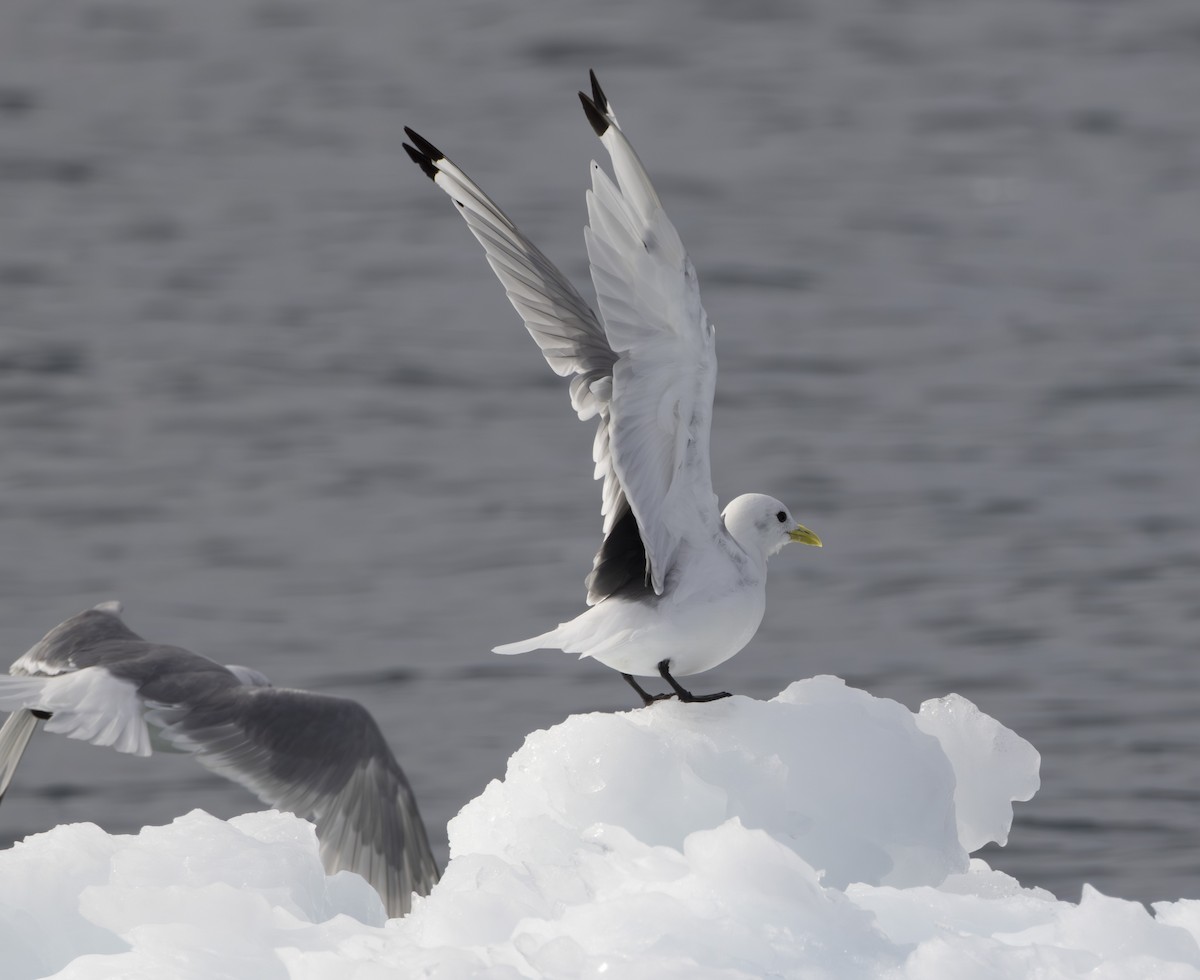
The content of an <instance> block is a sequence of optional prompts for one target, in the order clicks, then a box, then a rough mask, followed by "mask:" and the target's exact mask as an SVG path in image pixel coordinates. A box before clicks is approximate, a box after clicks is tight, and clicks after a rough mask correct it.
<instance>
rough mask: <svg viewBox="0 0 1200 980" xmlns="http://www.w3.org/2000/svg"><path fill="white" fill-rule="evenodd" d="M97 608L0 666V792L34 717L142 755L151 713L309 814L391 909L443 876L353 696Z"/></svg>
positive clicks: (327, 855)
mask: <svg viewBox="0 0 1200 980" xmlns="http://www.w3.org/2000/svg"><path fill="white" fill-rule="evenodd" d="M119 610H120V607H119V606H117V605H115V604H107V603H106V604H102V605H100V606H97V607H96V608H95V609H89V610H87V611H86V612H83V613H80V614H79V615H77V616H73V617H71V618H70V619H68V620H66V621H65V622H63V623H60V624H59V625H58V626H56V627H55V628H54V629H53V630H51V631H50V632H49V633H47V634H46V636H45V637H43V638H42V639H41V640H40V641H39V642H38V643H36V644H35V645H34V646H33V647H32V648H31V650H30V651H29V652H28V653H27V654H25V655H24V656H23V657H22V658H20V659H19V660H18V661H17V662H16V663H15V664H14V665H13V667H14V669H15V670H20V671H22V673H21V674H19V675H18V676H3V675H0V711H8V712H12V717H10V718H9V719H8V721H6V722H5V724H4V726H3V727H2V728H0V795H2V794H3V790H4V788H5V787H6V786H7V784H8V781H9V780H10V779H11V778H12V773H13V771H14V770H15V769H16V766H17V763H18V762H19V761H20V758H21V754H22V753H23V752H24V750H25V746H26V745H27V743H28V741H29V738H30V736H31V735H32V734H33V730H34V727H35V726H36V722H37V720H38V719H39V718H46V719H48V720H47V721H46V731H48V732H58V733H61V734H64V735H66V736H67V737H69V738H77V739H82V740H84V741H88V742H91V743H92V744H93V745H111V746H112V747H113V748H115V749H116V750H117V751H118V752H128V753H132V754H136V755H149V754H150V750H151V738H150V732H149V729H148V728H147V723H150V724H152V725H154V726H155V727H157V728H158V729H160V730H161V733H162V735H163V736H164V738H165V739H166V741H167V742H168V743H170V744H171V745H172V746H173V747H175V748H177V749H179V750H181V751H185V752H191V753H192V754H193V755H195V756H196V758H197V760H198V761H199V762H200V763H201V764H203V765H204V766H206V767H207V768H209V769H211V770H213V771H214V772H216V773H218V774H220V775H222V776H225V777H226V778H228V779H231V780H233V781H234V782H236V783H239V784H241V785H242V786H245V787H246V788H247V789H249V790H250V791H251V792H252V793H254V794H255V795H256V796H257V797H258V798H259V799H260V800H262V801H263V802H264V803H267V804H269V805H270V806H274V807H279V808H280V809H284V810H290V811H291V812H293V813H296V814H298V815H300V816H302V817H308V818H311V819H312V820H313V822H314V823H315V824H316V828H317V838H318V840H319V841H320V847H321V859H322V861H323V863H324V865H325V867H326V869H327V870H328V871H329V872H330V873H332V872H334V871H338V870H342V869H346V870H350V871H355V872H357V873H358V874H360V875H362V876H363V877H364V878H366V879H367V881H368V882H370V884H371V885H372V886H373V887H374V888H375V890H376V891H378V892H379V894H380V896H381V897H382V898H383V900H384V904H385V905H386V906H387V909H388V912H389V913H390V914H391V915H393V916H395V915H403V914H404V913H405V912H407V911H408V909H409V906H410V903H411V900H412V894H413V892H419V893H420V894H422V895H424V894H427V893H428V892H429V890H430V889H431V888H432V887H433V885H434V883H435V882H436V881H437V879H438V870H437V865H436V863H435V862H434V859H433V854H432V852H431V851H430V849H429V840H428V838H427V837H426V835H425V826H424V824H423V823H422V822H421V815H420V812H419V811H418V809H417V802H416V799H415V798H414V796H413V792H412V789H411V787H410V786H409V785H408V780H407V779H406V778H405V776H404V772H403V770H402V769H401V768H400V764H399V763H398V762H397V761H396V758H395V756H393V755H392V752H391V750H390V749H389V748H388V745H387V742H386V741H385V740H384V738H383V735H382V734H381V733H380V731H379V726H378V725H377V724H376V723H375V719H374V718H372V717H371V715H370V713H369V712H368V711H367V709H366V708H364V707H363V706H362V705H360V704H359V703H358V702H357V701H351V700H349V699H346V698H336V697H329V696H326V695H321V694H309V693H307V692H305V691H289V690H279V689H276V688H272V687H270V686H269V685H268V684H267V681H266V678H264V677H263V676H262V675H261V674H259V673H258V672H257V671H252V670H248V669H247V668H244V667H237V668H232V669H231V668H227V667H222V666H221V665H220V664H218V663H215V662H214V661H212V660H209V659H208V658H207V657H202V656H200V655H198V654H195V653H191V652H190V651H187V650H183V649H181V648H179V647H171V646H164V645H161V644H157V643H149V642H147V641H146V640H143V639H142V638H141V637H140V636H138V635H137V634H136V633H134V632H133V631H132V630H130V629H129V628H128V627H127V626H125V624H124V623H123V622H122V621H121V619H120V617H119V616H118V615H117V614H118V612H119Z"/></svg>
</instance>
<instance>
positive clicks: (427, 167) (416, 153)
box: [402, 143, 438, 180]
mask: <svg viewBox="0 0 1200 980" xmlns="http://www.w3.org/2000/svg"><path fill="white" fill-rule="evenodd" d="M402 145H403V146H404V152H405V153H407V154H408V155H409V156H410V157H411V158H412V162H413V163H415V164H416V165H417V166H418V167H420V168H421V169H422V170H423V171H425V176H426V177H428V178H429V179H430V180H437V175H438V168H437V167H435V166H434V165H433V161H432V160H430V159H429V157H428V156H427V155H426V154H424V153H422V152H421V151H420V150H418V149H417V148H416V147H415V146H409V145H408V144H407V143H404V144H402Z"/></svg>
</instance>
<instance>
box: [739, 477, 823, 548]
mask: <svg viewBox="0 0 1200 980" xmlns="http://www.w3.org/2000/svg"><path fill="white" fill-rule="evenodd" d="M721 519H722V520H724V521H725V530H727V531H728V532H729V534H730V536H731V537H732V538H733V540H734V541H736V542H737V543H738V544H739V545H741V546H742V549H743V550H744V551H746V552H747V553H748V554H751V555H755V556H761V557H762V558H763V560H764V561H765V560H766V559H767V558H769V557H770V556H771V555H773V554H775V552H777V551H778V550H779V549H780V548H782V547H783V546H784V545H785V544H789V543H791V542H793V541H796V542H799V543H800V544H811V545H813V546H814V547H817V548H820V547H821V539H820V538H818V537H817V536H816V535H815V534H814V533H813V532H812V531H810V530H809V529H808V528H806V527H805V526H804V525H803V524H801V523H800V522H799V521H797V520H796V519H795V518H794V517H792V512H791V511H790V510H788V509H787V506H786V505H784V504H782V503H780V502H779V501H778V500H776V499H775V498H774V497H768V496H767V495H766V494H765V493H744V494H742V495H741V496H740V497H735V498H734V499H733V500H731V501H730V502H729V505H728V506H727V507H726V508H725V510H724V511H723V512H722V513H721Z"/></svg>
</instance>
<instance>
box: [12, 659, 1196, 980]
mask: <svg viewBox="0 0 1200 980" xmlns="http://www.w3.org/2000/svg"><path fill="white" fill-rule="evenodd" d="M1038 761H1039V760H1038V755H1037V752H1036V751H1034V749H1033V747H1032V746H1030V745H1029V744H1028V743H1027V742H1025V741H1024V740H1023V739H1021V738H1020V737H1019V736H1017V735H1015V734H1013V733H1012V732H1010V731H1008V730H1007V729H1005V728H1004V727H1003V726H1002V725H1000V724H999V723H997V722H996V721H994V720H993V719H991V718H989V717H988V716H986V715H984V714H982V713H981V712H979V711H978V709H976V708H975V707H974V705H972V704H970V702H968V701H965V700H963V699H962V698H959V697H956V696H950V697H947V698H943V699H940V700H937V701H930V702H927V703H926V704H925V705H923V706H922V708H921V711H920V713H919V714H917V715H914V714H913V713H911V712H910V711H908V710H907V709H906V708H904V707H903V706H902V705H899V704H897V703H895V702H892V701H887V700H883V699H878V698H874V697H872V696H870V695H869V694H866V693H865V692H863V691H858V690H854V689H852V688H847V687H845V686H844V684H843V683H842V682H841V681H839V680H838V679H836V678H830V677H818V678H813V679H812V680H807V681H800V682H797V683H795V684H793V685H791V686H790V687H789V688H788V689H787V690H786V691H784V692H783V693H782V694H780V695H779V696H778V697H777V698H775V699H774V700H772V701H770V702H758V701H752V700H749V699H746V698H740V697H739V698H732V699H729V700H725V701H720V702H716V703H713V704H695V705H681V704H677V703H663V704H656V705H654V706H652V707H651V708H648V709H645V710H639V711H632V712H628V713H625V714H615V715H614V714H592V715H580V716H574V717H571V718H568V719H567V720H566V721H565V722H563V723H562V724H561V725H558V726H557V727H555V728H553V729H551V730H549V731H539V732H535V733H533V734H532V735H530V736H529V737H528V739H527V740H526V742H525V744H524V746H523V747H522V748H521V749H520V750H518V751H517V752H516V753H515V754H514V755H513V757H512V758H511V759H510V761H509V766H508V772H507V775H506V776H505V778H504V780H503V781H496V782H493V783H491V784H490V785H489V786H488V787H487V788H486V789H485V790H484V792H483V793H482V794H480V796H479V797H477V798H476V799H475V800H473V801H472V802H471V803H469V804H468V805H467V806H466V807H464V808H463V810H462V811H461V813H459V815H458V816H457V817H456V818H455V819H454V820H453V821H452V822H451V824H450V827H449V833H450V846H451V861H450V864H449V867H448V868H447V869H446V873H445V875H444V877H443V879H442V881H441V883H440V884H439V885H438V886H437V887H436V889H435V890H434V892H433V894H432V895H430V896H429V897H428V898H426V899H424V900H419V901H418V902H417V903H416V906H415V908H414V910H413V912H412V913H411V914H410V915H409V916H408V917H407V918H406V919H403V920H394V921H391V922H386V923H385V922H384V917H383V912H382V908H381V906H380V904H379V902H378V899H377V898H376V897H375V895H374V893H373V892H372V891H371V890H370V889H369V888H368V887H367V886H366V884H365V883H364V882H363V881H362V880H361V879H359V878H358V877H357V876H355V875H351V874H348V873H343V874H339V875H336V876H333V877H330V878H327V877H326V876H325V875H324V874H323V872H322V871H321V866H320V862H319V860H318V857H317V849H316V841H315V838H314V836H313V833H312V831H311V828H310V827H309V826H308V825H307V824H306V823H304V822H302V821H300V820H297V819H296V818H294V817H291V816H288V815H284V814H278V813H274V812H268V813H256V814H249V815H246V816H243V817H239V818H236V819H234V820H231V821H229V822H224V821H221V820H217V819H216V818H214V817H211V816H209V815H207V814H205V813H203V812H201V811H193V812H192V813H189V814H188V815H186V816H184V817H181V818H180V819H178V820H176V821H175V822H174V823H173V824H171V825H170V826H167V827H148V828H146V829H145V830H143V831H142V832H141V833H139V834H137V835H136V836H110V835H108V834H106V833H104V832H103V831H101V830H99V829H98V828H96V827H94V826H91V825H87V824H80V825H72V826H62V827H58V828H56V829H54V830H52V831H50V832H48V833H45V834H40V835H38V836H36V837H32V838H29V839H28V840H26V841H25V842H23V843H21V844H18V845H17V846H15V847H14V848H12V849H10V850H8V851H5V852H0V950H3V961H4V972H3V975H4V977H5V978H6V980H24V978H32V977H40V976H46V975H53V976H55V977H60V978H71V980H92V978H98V977H106V978H107V977H122V978H146V980H151V978H153V980H170V978H185V977H186V978H253V980H273V978H285V977H286V978H291V980H334V978H337V980H376V978H379V980H383V978H385V977H386V978H396V977H401V978H406V977H418V976H431V977H437V978H442V980H453V978H459V977H489V978H516V977H554V978H560V977H561V978H583V977H592V978H601V977H604V978H608V977H621V978H625V977H630V978H655V980H662V978H676V977H677V978H689V980H696V978H700V980H704V978H717V977H722V978H746V977H766V976H771V977H796V978H805V980H842V978H862V980H867V978H872V980H874V978H896V980H942V978H953V980H961V978H971V980H1008V978H1014V980H1015V978H1021V980H1030V978H1035V980H1048V978H1056V977H1087V978H1089V980H1139V978H1146V980H1149V978H1154V980H1185V978H1189V980H1192V978H1194V980H1200V944H1198V939H1200V902H1197V901H1188V900H1182V901H1179V902H1173V903H1159V904H1158V905H1156V906H1155V909H1154V912H1153V914H1152V913H1150V912H1148V911H1147V910H1146V909H1145V908H1144V907H1143V906H1142V905H1140V904H1137V903H1134V902H1127V901H1123V900H1121V899H1117V898H1109V897H1106V896H1104V895H1101V894H1100V893H1099V892H1096V891H1094V890H1092V889H1085V891H1084V894H1083V897H1082V900H1081V902H1080V903H1079V904H1078V905H1076V904H1072V903H1068V902H1060V901H1057V900H1056V899H1055V898H1054V897H1053V896H1052V895H1050V894H1049V893H1047V892H1045V891H1041V890H1038V889H1027V888H1022V887H1021V885H1020V884H1019V883H1018V882H1017V881H1015V880H1013V879H1012V878H1010V877H1008V876H1006V875H1003V874H1001V873H999V872H996V871H992V870H990V869H989V868H988V867H987V866H986V864H984V863H983V862H982V861H979V860H971V859H970V858H969V857H968V851H969V850H973V849H976V848H978V847H980V846H982V844H984V843H986V842H987V841H988V840H998V841H1003V840H1004V839H1005V837H1006V836H1007V833H1008V830H1009V826H1010V823H1011V819H1012V805H1011V804H1012V801H1013V800H1020V799H1027V798H1029V797H1030V796H1031V795H1032V794H1033V793H1034V792H1035V791H1036V789H1037V785H1038V776H1037V770H1038Z"/></svg>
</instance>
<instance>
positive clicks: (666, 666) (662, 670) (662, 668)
mask: <svg viewBox="0 0 1200 980" xmlns="http://www.w3.org/2000/svg"><path fill="white" fill-rule="evenodd" d="M658 672H659V674H660V675H662V679H663V680H664V681H666V682H667V683H668V684H670V685H671V689H672V690H673V691H674V692H675V693H676V695H678V697H679V700H680V701H682V702H683V703H684V704H693V703H695V702H699V701H719V700H721V698H728V697H732V695H731V694H730V693H729V692H728V691H718V692H717V693H716V694H693V693H692V692H691V691H689V690H688V689H687V688H686V687H684V686H683V685H682V684H680V683H679V681H677V680H675V678H674V677H672V676H671V661H670V660H660V661H659V662H658Z"/></svg>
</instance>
